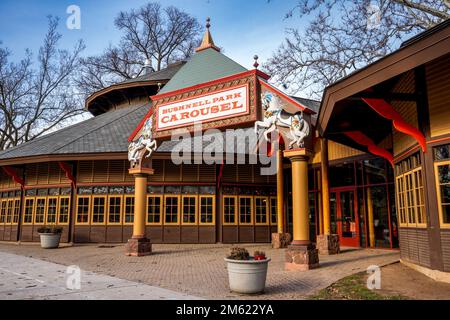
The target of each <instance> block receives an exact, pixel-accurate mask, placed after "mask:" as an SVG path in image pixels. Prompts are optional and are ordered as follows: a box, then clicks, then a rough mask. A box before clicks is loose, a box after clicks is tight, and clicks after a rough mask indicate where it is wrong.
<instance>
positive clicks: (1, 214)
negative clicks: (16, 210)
mask: <svg viewBox="0 0 450 320" xmlns="http://www.w3.org/2000/svg"><path fill="white" fill-rule="evenodd" d="M3 203H5V207H4V208H3ZM7 212H8V199H7V198H5V199H1V201H0V225H5V224H6V214H7ZM2 220H3V221H2Z"/></svg>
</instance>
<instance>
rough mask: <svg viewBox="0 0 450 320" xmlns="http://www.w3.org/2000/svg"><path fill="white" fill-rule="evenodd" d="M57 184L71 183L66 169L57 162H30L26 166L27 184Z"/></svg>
mask: <svg viewBox="0 0 450 320" xmlns="http://www.w3.org/2000/svg"><path fill="white" fill-rule="evenodd" d="M55 184H65V185H67V184H70V181H69V179H68V178H67V177H66V174H65V173H64V171H63V170H62V169H61V168H60V167H59V164H58V163H57V162H43V163H37V164H29V165H27V166H26V167H25V185H26V186H39V187H40V186H43V187H45V186H46V185H55Z"/></svg>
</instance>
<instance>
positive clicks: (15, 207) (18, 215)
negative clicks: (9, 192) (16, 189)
mask: <svg viewBox="0 0 450 320" xmlns="http://www.w3.org/2000/svg"><path fill="white" fill-rule="evenodd" d="M17 201H18V203H17ZM16 204H17V205H16ZM21 207H22V206H21V201H20V198H18V197H16V198H14V211H13V216H12V222H11V224H12V225H18V224H19V221H20V208H21ZM16 212H17V215H16ZM15 217H17V221H16V222H14V220H15V219H14V218H15Z"/></svg>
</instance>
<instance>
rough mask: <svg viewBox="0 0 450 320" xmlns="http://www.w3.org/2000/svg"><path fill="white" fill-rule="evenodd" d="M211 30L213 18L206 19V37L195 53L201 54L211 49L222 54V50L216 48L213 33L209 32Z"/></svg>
mask: <svg viewBox="0 0 450 320" xmlns="http://www.w3.org/2000/svg"><path fill="white" fill-rule="evenodd" d="M210 28H211V18H210V17H208V18H206V32H205V35H204V36H203V41H202V44H201V45H200V47H198V48H197V49H195V52H199V51H202V50H205V49H209V48H212V49H214V50H216V51H219V52H220V48H219V47H216V45H215V44H214V40H213V38H212V36H211V32H210V31H209V29H210Z"/></svg>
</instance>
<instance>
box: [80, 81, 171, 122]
mask: <svg viewBox="0 0 450 320" xmlns="http://www.w3.org/2000/svg"><path fill="white" fill-rule="evenodd" d="M169 80H170V79H164V80H151V81H135V82H129V83H118V84H114V85H111V86H109V87H107V88H104V89H102V90H100V91H97V92H95V93H93V94H92V95H90V96H89V97H88V98H87V99H86V102H85V109H86V110H87V111H89V112H90V113H91V114H93V115H94V116H95V115H98V114H100V113H103V112H105V111H107V110H108V109H109V108H111V107H112V105H114V104H120V103H122V102H124V101H128V102H130V101H131V100H132V99H133V98H134V97H135V96H137V95H141V96H150V95H153V94H155V93H156V92H157V91H158V89H159V88H160V87H161V86H162V85H164V84H166V83H167V82H169Z"/></svg>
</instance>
